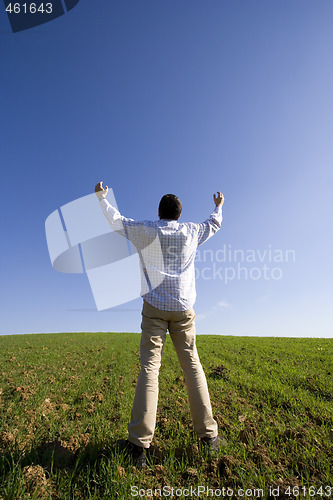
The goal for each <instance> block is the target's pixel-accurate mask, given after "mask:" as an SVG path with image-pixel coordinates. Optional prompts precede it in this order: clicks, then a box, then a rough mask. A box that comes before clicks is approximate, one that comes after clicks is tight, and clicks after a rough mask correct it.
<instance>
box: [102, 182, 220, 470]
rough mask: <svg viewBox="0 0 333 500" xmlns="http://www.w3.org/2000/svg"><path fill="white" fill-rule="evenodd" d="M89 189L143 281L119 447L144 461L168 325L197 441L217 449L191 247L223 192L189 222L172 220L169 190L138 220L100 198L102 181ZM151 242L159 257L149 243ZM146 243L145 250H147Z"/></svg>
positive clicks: (176, 205) (209, 228)
mask: <svg viewBox="0 0 333 500" xmlns="http://www.w3.org/2000/svg"><path fill="white" fill-rule="evenodd" d="M95 192H96V195H97V197H98V199H99V201H100V205H101V208H102V210H103V213H104V215H105V217H106V218H107V220H108V222H109V224H110V226H111V227H112V229H114V230H115V231H117V232H119V233H120V234H122V235H123V236H125V237H126V238H128V239H129V240H130V241H131V242H132V243H133V244H134V245H135V247H136V248H137V250H138V253H139V256H140V264H141V272H142V276H144V277H145V279H146V282H147V286H146V288H145V287H143V288H144V293H142V296H143V299H144V300H143V308H142V323H141V329H142V334H141V345H140V355H141V371H140V374H139V377H138V381H137V386H136V391H135V397H134V402H133V408H132V413H131V421H130V423H129V426H128V439H127V440H121V442H120V447H121V448H122V449H124V450H126V451H127V452H128V453H129V454H130V455H131V456H132V457H133V458H135V459H136V465H137V466H138V467H143V466H145V456H146V455H145V450H147V449H148V448H149V447H150V443H151V441H152V439H153V435H154V430H155V423H156V411H157V401H158V374H159V369H160V365H161V359H162V353H163V347H164V343H165V339H166V332H167V330H169V333H170V337H171V340H172V342H173V345H174V347H175V349H176V352H177V355H178V359H179V361H180V364H181V367H182V370H183V373H184V377H185V383H186V387H187V392H188V396H189V402H190V409H191V415H192V420H193V428H194V431H195V432H196V433H197V435H198V437H199V439H200V442H201V443H202V444H203V445H206V446H207V447H208V448H209V449H211V450H218V448H219V445H220V442H221V438H220V436H218V428H217V423H216V421H215V420H214V418H213V415H212V408H211V403H210V398H209V393H208V387H207V382H206V377H205V374H204V371H203V369H202V366H201V363H200V360H199V356H198V352H197V348H196V342H195V324H194V318H195V313H194V310H193V304H194V302H195V298H196V291H195V272H194V259H195V254H196V249H197V246H198V245H201V244H202V243H204V242H205V241H207V240H208V238H210V237H211V236H212V235H213V234H215V233H216V231H218V230H219V229H220V227H221V223H222V205H223V203H224V197H223V194H222V193H220V192H218V193H217V196H215V194H214V203H215V209H214V211H213V213H212V214H211V215H210V217H209V218H208V219H207V220H206V221H205V222H202V223H200V224H194V223H179V222H178V219H179V217H180V215H181V212H182V204H181V201H180V200H179V199H178V198H177V196H175V195H173V194H166V195H164V196H163V197H162V199H161V201H160V204H159V209H158V216H159V220H158V221H141V222H140V221H134V220H133V219H128V218H126V217H123V216H122V215H120V213H119V212H118V210H117V209H116V208H114V207H112V206H111V205H110V203H109V202H108V201H107V200H106V199H105V197H106V195H107V192H108V187H107V186H106V188H105V189H103V183H102V182H100V183H98V184H97V185H96V186H95ZM156 241H157V242H158V243H159V245H158V249H159V251H160V252H161V255H162V259H161V258H159V255H158V253H159V252H158V251H156V245H155V246H154V242H156ZM152 247H153V250H151V251H150V252H149V250H147V249H149V248H152ZM156 276H157V277H158V278H159V279H156ZM151 277H153V281H154V283H153V285H152V283H151V282H152V279H150V278H151ZM154 278H155V279H154Z"/></svg>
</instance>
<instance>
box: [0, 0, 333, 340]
mask: <svg viewBox="0 0 333 500" xmlns="http://www.w3.org/2000/svg"><path fill="white" fill-rule="evenodd" d="M332 18H333V3H332V2H331V0H321V1H320V2H315V1H314V0H293V1H292V2H281V1H278V0H272V1H269V2H268V1H267V0H256V1H255V0H233V1H228V0H209V1H207V2H204V1H202V0H182V1H177V2H176V1H175V0H141V1H135V0H122V1H110V0H99V1H98V2H93V1H92V0H80V2H79V4H78V5H77V6H76V7H75V8H74V9H73V10H72V11H70V12H69V13H67V14H66V15H64V16H62V17H60V18H58V19H55V20H53V21H52V22H49V23H47V24H44V25H42V26H39V27H37V28H33V29H30V30H26V31H23V32H19V33H15V34H13V33H12V32H11V30H10V25H9V21H8V19H7V17H6V15H5V11H4V6H3V4H0V37H1V47H2V49H1V53H0V60H1V69H2V71H1V82H0V86H1V93H2V99H1V104H0V127H1V130H0V132H1V133H0V144H1V153H0V162H1V181H2V182H1V184H2V190H1V212H2V217H1V234H2V238H1V257H2V258H1V297H0V299H1V301H0V317H1V321H0V333H1V334H9V333H34V332H63V331H133V332H139V331H140V321H141V303H142V300H141V299H137V300H135V301H132V302H130V303H127V304H124V305H123V306H119V307H117V308H114V309H110V310H107V311H103V312H97V311H96V310H95V304H94V299H93V296H92V293H91V290H90V288H89V284H88V280H87V277H86V276H85V275H71V274H61V273H57V272H56V271H54V270H53V269H52V266H51V263H50V259H49V255H48V250H47V245H46V239H45V231H44V222H45V219H46V218H47V217H48V215H49V214H50V213H51V212H53V211H54V210H56V209H57V208H59V207H60V206H61V205H64V204H66V203H68V202H70V201H72V200H74V199H76V198H79V197H81V196H84V195H87V194H90V193H91V192H92V190H93V187H94V185H95V184H96V183H97V182H98V181H100V180H103V181H104V182H105V184H108V185H109V186H110V187H112V189H113V192H114V194H115V197H116V200H117V203H118V208H119V209H120V211H121V212H122V213H123V214H124V215H126V216H128V217H132V218H135V219H156V218H157V206H158V203H159V200H160V198H161V196H162V195H163V194H165V193H174V194H176V195H177V196H179V198H180V199H181V200H182V202H183V207H184V208H183V214H182V218H181V220H182V221H193V222H201V221H202V220H204V219H206V218H207V217H208V216H209V214H210V213H211V211H212V210H213V208H214V204H213V193H214V192H216V191H218V190H220V191H222V192H223V193H224V195H225V205H224V208H223V216H224V220H223V225H222V228H221V231H219V232H218V233H217V234H216V236H214V237H213V238H212V239H210V240H209V241H208V242H207V243H206V244H205V245H204V246H202V247H201V248H200V256H201V259H203V258H204V257H203V252H204V250H208V249H209V250H211V251H212V255H213V257H212V260H211V261H208V262H207V259H208V256H207V254H206V262H202V261H201V262H197V269H198V279H197V301H196V304H195V311H196V314H197V331H198V333H214V334H215V333H217V334H224V335H258V336H260V335H271V336H310V337H321V336H323V337H332V336H333V334H332V298H333V297H332V278H333V276H332V263H331V254H332V243H333V238H332V229H331V227H332V180H333V179H332V177H333V173H332V172H333V168H332V167H333V164H332V163H333V161H332V160H333V94H332V88H333V65H332V53H333V31H332ZM225 248H226V249H230V250H240V252H238V254H237V255H238V256H239V255H241V251H242V252H243V253H244V255H249V253H251V252H249V251H252V255H253V254H255V255H256V258H255V261H254V262H247V263H245V264H244V263H242V262H239V260H237V259H235V258H232V259H231V261H228V262H218V261H217V259H218V258H220V257H221V255H222V254H221V252H222V251H223V249H225ZM288 250H289V251H292V252H293V255H294V259H291V260H289V261H288V262H285V260H286V255H287V254H286V252H287V251H288ZM265 251H266V257H265V258H264V259H263V261H260V257H259V254H260V255H261V256H263V255H264V252H265ZM269 251H271V253H272V254H273V255H275V256H276V255H280V259H282V260H283V262H275V261H272V259H271V260H269V259H268V257H267V256H268V255H269ZM258 252H259V254H258ZM274 252H275V253H274ZM289 255H291V254H289ZM263 265H266V266H267V267H268V268H269V270H267V269H266V278H265V277H264V271H263V270H262V266H263ZM214 266H215V267H214ZM239 266H243V267H244V266H245V267H246V269H247V272H248V276H247V279H246V278H245V271H243V272H242V273H243V274H242V273H241V274H240V276H239V279H238V277H237V272H238V269H239ZM226 267H229V268H232V269H233V270H234V272H235V273H236V277H235V279H231V280H229V281H228V282H227V283H226V282H225V279H224V277H225V272H226V271H225V268H226ZM204 268H207V269H206V271H203V269H204ZM221 268H222V269H221ZM254 268H257V270H253V269H254ZM275 268H277V269H278V270H275V271H274V272H273V276H275V279H274V278H273V277H272V275H271V273H272V270H273V269H275ZM214 269H215V276H214ZM218 269H220V271H219V272H218ZM250 273H251V276H252V277H251V276H250ZM274 273H275V274H274ZM229 274H230V275H231V274H232V271H229ZM207 276H209V278H208V279H207ZM221 276H222V278H221ZM277 277H278V279H276V278H277ZM110 286H114V285H113V284H110Z"/></svg>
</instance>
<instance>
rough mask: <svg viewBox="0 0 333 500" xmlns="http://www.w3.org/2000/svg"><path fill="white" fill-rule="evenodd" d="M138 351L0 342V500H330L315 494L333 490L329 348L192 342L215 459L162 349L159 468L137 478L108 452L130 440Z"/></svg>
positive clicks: (61, 338) (130, 345)
mask: <svg viewBox="0 0 333 500" xmlns="http://www.w3.org/2000/svg"><path fill="white" fill-rule="evenodd" d="M139 342H140V336H139V335H137V334H130V333H70V334H67V333H64V334H57V335H53V334H48V335H20V336H3V337H0V499H6V500H7V499H25V498H55V499H57V498H58V499H72V498H73V499H113V498H119V499H127V498H143V496H141V497H140V496H136V497H135V496H131V486H132V487H134V486H136V487H138V488H141V489H144V490H146V493H147V490H148V489H151V490H153V489H155V488H163V486H169V487H170V488H171V487H174V488H175V489H176V488H190V487H191V486H192V487H193V488H195V487H197V486H208V487H209V488H212V489H222V488H226V489H227V488H230V489H232V490H233V492H234V493H233V496H232V498H259V497H260V498H269V488H270V487H274V488H278V487H279V488H280V489H279V492H280V494H279V497H278V498H291V499H292V498H333V488H332V490H331V491H330V490H329V489H323V490H322V493H323V494H322V495H321V494H320V490H319V488H320V487H323V488H325V487H327V486H332V487H333V474H332V454H333V453H332V452H333V447H332V445H333V441H332V440H333V437H332V433H331V429H332V428H333V404H332V396H333V376H332V375H333V340H332V339H291V338H259V337H256V338H254V337H224V336H199V337H198V338H197V346H198V351H199V355H200V359H201V362H202V365H203V367H204V369H205V372H206V375H207V381H208V385H209V390H210V395H211V401H212V407H213V413H214V416H215V418H216V420H217V421H218V424H219V431H220V434H222V435H223V436H224V437H225V438H226V440H227V442H228V444H227V446H226V448H224V449H223V450H222V451H221V453H220V455H219V456H218V457H217V458H214V457H209V456H207V454H205V453H204V452H203V451H200V450H199V449H198V446H197V438H196V435H195V434H194V432H193V430H192V423H191V417H190V412H189V406H188V402H187V394H186V389H185V386H184V381H183V376H182V373H181V369H180V367H179V364H178V360H177V357H176V355H175V352H174V350H173V347H172V343H171V339H170V338H169V337H167V342H166V347H165V350H164V356H163V362H162V368H161V372H160V396H159V408H158V413H157V427H156V432H155V437H154V441H153V443H152V444H153V446H154V449H155V456H154V457H153V458H152V460H151V462H150V465H149V467H148V468H147V469H146V470H143V471H139V470H137V469H136V468H135V467H133V466H132V465H131V464H130V463H129V462H127V461H126V460H125V459H124V457H122V456H121V455H119V454H118V453H117V451H116V450H115V447H114V444H115V442H116V440H117V439H119V438H123V437H127V424H128V421H129V418H130V411H131V406H132V401H133V396H134V391H135V382H136V378H137V376H138V373H139V370H140V361H139ZM288 486H290V487H291V490H288V491H290V492H291V493H293V492H294V495H293V494H291V495H288V494H287V493H288V491H287V493H285V490H286V488H287V487H288ZM310 486H315V488H316V490H315V491H316V492H318V493H314V490H310V492H309V491H308V488H309V487H310ZM240 488H242V489H252V495H250V494H248V495H244V496H241V493H238V490H239V489H240ZM254 488H256V489H262V491H263V492H264V494H263V495H262V494H261V492H259V491H258V492H254ZM293 488H295V489H294V490H293ZM297 488H298V490H297ZM303 488H305V489H304V490H303ZM318 490H319V491H318ZM169 491H170V490H169ZM226 491H227V490H225V492H226ZM297 491H299V495H297ZM133 492H134V490H133ZM149 493H150V492H148V494H149ZM229 493H230V490H229ZM249 493H250V492H249ZM310 493H311V494H310ZM185 495H186V493H184V494H181V490H179V491H178V496H174V498H192V497H191V496H187V497H186V496H185ZM145 497H146V498H149V497H148V496H147V495H146V496H145ZM156 497H157V498H158V495H156ZM201 497H202V498H206V496H205V495H202V496H201ZM150 498H152V496H150ZM165 498H167V497H166V496H165ZM169 498H171V496H169ZM221 498H223V495H221ZM224 498H231V497H230V496H229V497H227V494H226V493H225V496H224ZM271 498H273V496H271Z"/></svg>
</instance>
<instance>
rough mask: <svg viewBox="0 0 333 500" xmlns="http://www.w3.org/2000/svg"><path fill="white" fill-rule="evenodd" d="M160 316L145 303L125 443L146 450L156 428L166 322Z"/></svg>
mask: <svg viewBox="0 0 333 500" xmlns="http://www.w3.org/2000/svg"><path fill="white" fill-rule="evenodd" d="M161 316H163V314H158V310H157V309H155V308H153V307H152V306H150V304H148V303H147V302H144V304H143V308H142V323H141V329H142V333H141V344H140V356H141V371H140V374H139V377H138V381H137V385H136V390H135V396H134V401H133V407H132V413H131V421H130V423H129V425H128V440H129V441H131V442H132V443H134V444H136V445H137V446H143V447H144V448H149V446H150V443H151V441H152V439H153V435H154V431H155V425H156V411H157V403H158V375H159V370H160V366H161V361H162V354H163V348H164V343H165V338H166V331H167V327H168V322H167V321H166V320H165V319H163V317H161Z"/></svg>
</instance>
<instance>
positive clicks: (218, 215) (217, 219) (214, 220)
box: [198, 206, 223, 245]
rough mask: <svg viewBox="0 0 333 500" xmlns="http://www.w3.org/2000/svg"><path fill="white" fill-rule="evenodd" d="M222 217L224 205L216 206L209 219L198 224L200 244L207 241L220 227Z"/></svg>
mask: <svg viewBox="0 0 333 500" xmlns="http://www.w3.org/2000/svg"><path fill="white" fill-rule="evenodd" d="M222 219H223V217H222V206H219V207H215V210H214V211H213V212H212V213H211V215H210V217H209V218H208V219H207V220H205V221H204V222H202V223H201V224H198V226H199V230H198V245H202V244H203V243H205V241H207V240H208V239H209V238H210V237H211V236H213V234H215V233H216V232H217V231H218V230H219V229H220V227H221V224H222Z"/></svg>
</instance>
